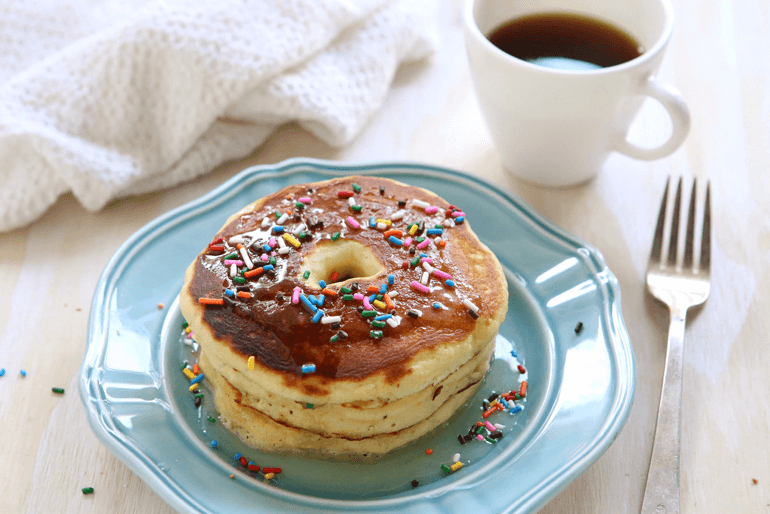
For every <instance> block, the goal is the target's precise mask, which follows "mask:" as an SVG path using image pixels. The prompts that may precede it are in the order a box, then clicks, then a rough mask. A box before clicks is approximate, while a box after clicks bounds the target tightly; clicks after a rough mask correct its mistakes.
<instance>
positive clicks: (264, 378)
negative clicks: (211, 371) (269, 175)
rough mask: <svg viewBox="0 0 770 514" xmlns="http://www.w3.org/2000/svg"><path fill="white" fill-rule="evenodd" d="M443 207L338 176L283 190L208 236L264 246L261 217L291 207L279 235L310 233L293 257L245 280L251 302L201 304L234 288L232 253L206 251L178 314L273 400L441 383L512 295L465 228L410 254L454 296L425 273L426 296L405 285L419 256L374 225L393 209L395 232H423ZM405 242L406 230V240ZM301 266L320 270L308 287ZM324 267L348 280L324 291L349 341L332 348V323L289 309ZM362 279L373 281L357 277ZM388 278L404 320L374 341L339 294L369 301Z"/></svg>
mask: <svg viewBox="0 0 770 514" xmlns="http://www.w3.org/2000/svg"><path fill="white" fill-rule="evenodd" d="M352 183H357V184H358V185H360V187H361V191H360V192H359V193H357V194H355V195H354V199H355V202H356V204H357V205H361V206H362V210H361V212H360V213H356V212H353V211H352V210H351V208H350V206H349V204H348V199H347V198H340V197H338V194H337V193H338V191H340V190H346V191H352V190H353V189H352V187H351V184H352ZM381 187H382V188H383V189H384V192H383V194H381V193H380V188H381ZM301 197H309V198H311V200H312V203H311V204H310V205H308V206H307V207H306V208H305V209H302V210H299V209H297V208H296V206H295V205H296V203H297V201H298V199H299V198H301ZM413 199H418V200H422V201H425V202H428V203H429V204H430V205H434V206H437V207H438V212H437V213H436V214H426V212H425V209H424V208H418V207H415V206H412V200H413ZM399 200H406V202H407V204H406V206H405V207H403V208H402V207H399V205H398V202H399ZM448 207H449V204H448V203H447V202H445V201H444V200H443V199H441V198H439V197H438V196H436V195H435V194H433V193H431V192H429V191H426V190H424V189H421V188H417V187H413V186H408V185H406V184H402V183H399V182H395V181H392V180H388V179H383V178H375V177H362V176H357V177H345V178H339V179H333V180H329V181H325V182H319V183H314V184H302V185H294V186H289V187H287V188H285V189H283V190H281V191H279V192H277V193H275V194H273V195H270V196H267V197H264V198H262V199H260V200H257V201H256V202H254V203H253V204H251V205H249V206H247V207H245V208H244V209H242V210H241V211H239V212H237V213H235V214H234V215H232V216H231V217H230V218H229V219H228V220H227V221H226V222H225V224H224V226H223V228H222V229H220V230H219V232H217V234H216V235H215V236H214V237H213V238H212V239H216V238H220V237H221V238H223V239H224V243H225V244H226V243H227V242H228V241H229V239H230V238H231V237H233V236H237V235H242V234H243V235H245V236H246V237H245V239H246V241H247V244H248V243H249V242H250V241H252V240H253V239H254V238H256V239H257V240H258V241H259V243H256V244H255V245H253V246H252V248H261V246H262V244H264V243H267V242H268V240H269V238H270V237H271V236H272V235H273V234H272V233H271V228H270V227H268V228H267V229H263V228H261V226H262V221H263V219H264V218H266V217H267V218H269V219H270V221H271V226H272V225H274V224H275V221H276V219H277V217H276V214H275V213H276V211H278V212H279V213H285V212H287V211H289V210H291V211H292V212H293V213H295V214H294V215H293V216H291V217H290V219H289V220H288V221H287V222H286V223H285V224H284V227H285V228H286V230H287V231H289V232H290V231H292V230H293V229H294V228H296V227H297V226H298V225H299V224H300V223H302V222H304V223H306V224H307V225H308V226H311V229H310V230H308V231H307V232H308V233H310V234H311V236H310V237H309V238H307V239H304V240H303V241H302V242H301V245H300V247H299V248H298V249H295V248H294V247H291V251H290V252H289V253H288V255H277V256H276V264H275V270H274V271H275V276H274V277H270V276H268V275H267V274H266V273H263V274H261V275H259V277H256V278H252V279H247V280H246V283H247V284H248V285H249V287H250V289H251V292H252V293H253V294H254V297H253V298H251V299H247V300H240V299H237V298H236V304H235V305H234V306H232V307H231V306H227V305H226V306H205V305H200V304H199V303H198V299H199V298H202V297H210V298H221V297H222V295H223V293H224V291H225V289H226V288H230V289H231V290H235V287H234V284H233V282H232V280H231V279H230V278H229V275H228V267H226V266H225V265H224V264H223V256H224V255H226V254H228V253H232V252H231V251H230V248H229V247H228V250H227V252H226V253H225V254H221V253H220V254H213V253H211V252H210V251H209V250H208V248H206V249H204V250H203V251H202V253H201V254H200V255H199V256H198V257H196V259H195V260H194V261H193V263H192V264H191V265H190V267H189V268H188V270H187V273H186V275H185V284H184V287H183V289H182V293H181V298H180V302H181V309H182V313H183V315H184V316H185V318H186V319H187V321H188V322H189V323H190V325H191V326H192V328H193V330H194V332H195V337H196V340H197V341H198V342H199V343H200V344H201V345H202V346H203V347H204V348H205V350H206V352H207V353H211V354H215V353H216V354H217V358H218V359H219V360H222V361H224V362H226V363H227V364H229V365H231V366H232V367H233V368H235V369H236V370H238V371H240V372H242V373H246V374H247V376H249V377H253V380H256V381H258V382H259V383H260V384H261V386H262V387H263V388H264V389H266V390H268V391H269V392H272V393H273V394H276V395H278V396H281V397H286V398H291V399H294V400H297V401H308V402H312V403H345V402H348V403H349V402H358V401H372V400H376V401H381V402H387V401H392V400H393V399H397V398H402V397H404V396H407V395H409V394H412V393H413V392H415V391H418V390H420V389H422V388H424V387H428V386H430V385H431V384H435V383H437V382H439V381H440V380H442V379H443V378H444V377H446V376H447V375H449V374H450V373H452V372H453V371H454V370H456V369H458V368H459V367H460V366H461V365H462V364H463V363H465V362H467V361H468V360H470V359H471V358H472V357H473V356H474V355H476V354H477V353H478V352H480V351H481V349H482V348H483V347H484V346H485V344H486V343H487V342H489V341H490V339H491V338H493V337H494V336H495V334H496V333H497V329H498V327H499V325H500V323H501V322H502V320H503V318H504V315H505V312H506V310H507V299H508V289H507V283H506V281H505V277H504V275H503V272H502V268H501V266H500V264H499V262H498V261H497V259H496V258H495V256H494V255H493V254H492V252H491V251H490V250H489V249H488V248H487V247H486V246H485V245H483V244H482V243H481V242H480V241H479V240H478V238H477V237H476V236H475V234H474V233H473V232H472V230H471V228H470V226H469V223H468V222H467V221H466V222H465V223H462V224H457V225H456V226H454V227H451V228H444V230H443V235H442V237H443V238H444V239H445V240H446V247H444V248H443V249H441V248H437V247H435V246H433V245H429V246H428V247H427V248H425V249H423V250H417V254H416V255H417V256H419V254H420V253H425V254H427V256H428V257H431V258H433V259H434V267H435V268H436V269H437V270H441V271H444V272H445V273H448V274H449V275H451V276H452V280H453V281H454V282H455V287H453V288H452V287H449V286H447V285H446V284H445V283H444V282H445V281H444V280H440V279H438V278H437V277H435V275H431V279H430V282H429V286H430V288H431V292H430V293H422V292H418V291H416V290H415V289H414V288H413V287H412V286H411V282H412V281H413V280H417V281H419V280H420V276H421V275H422V272H423V269H422V267H421V266H419V265H418V266H417V267H412V266H410V265H407V268H406V269H404V268H403V267H402V264H403V263H404V262H409V261H411V260H412V259H413V258H414V257H415V256H414V255H410V254H409V252H408V249H407V248H405V247H404V246H396V245H394V244H392V243H391V242H389V241H388V240H387V239H386V238H385V237H384V236H383V232H382V231H380V230H376V229H373V228H369V219H370V217H374V218H375V219H390V218H391V216H392V215H393V214H394V213H395V212H397V211H399V210H400V209H403V210H404V211H405V213H406V214H405V215H404V217H403V219H401V220H398V221H393V228H398V229H401V230H403V231H404V232H406V227H407V226H408V225H409V224H411V223H413V222H420V221H424V222H425V227H426V229H427V228H433V227H434V226H435V225H439V224H441V223H442V222H443V221H444V220H445V219H446V216H445V211H446V209H447V208H448ZM458 207H459V208H462V205H460V206H458ZM348 216H352V217H353V218H354V219H356V220H357V221H358V222H359V223H360V225H361V228H358V229H356V228H352V227H350V226H349V224H347V223H346V221H345V219H346V218H347V217H348ZM297 218H299V219H297ZM319 222H322V223H323V225H322V226H320V224H319ZM335 232H340V238H339V239H338V240H337V241H332V240H331V236H332V234H333V233H335ZM423 235H424V236H425V235H426V234H423ZM406 237H407V235H406V234H404V237H403V238H402V239H405V238H406ZM431 237H432V236H431ZM290 246H291V245H290ZM276 248H277V247H276ZM233 251H235V250H233ZM256 253H258V252H252V258H253V259H254V261H255V266H259V265H260V264H257V263H258V262H261V261H260V260H259V257H257V256H256V255H255V254H256ZM239 258H240V257H239ZM330 266H331V267H330ZM306 269H313V270H315V271H316V272H315V273H311V276H310V277H309V278H308V279H307V280H305V279H304V278H303V273H304V271H305V270H306ZM318 270H326V271H318ZM330 270H336V271H338V272H340V273H342V275H343V277H345V275H351V274H352V275H353V276H351V277H350V278H348V279H347V280H344V281H341V282H337V283H329V284H328V287H329V288H330V289H332V290H334V291H337V292H338V295H337V296H336V297H334V296H332V295H330V294H326V300H325V302H324V304H323V306H322V307H321V308H322V310H323V311H324V312H325V315H326V316H340V317H341V322H340V325H341V326H340V329H341V330H344V331H345V332H346V333H347V335H348V337H347V338H346V339H340V340H338V341H337V342H331V341H330V338H331V337H332V336H333V335H334V334H335V333H336V332H337V331H336V330H333V329H331V328H330V326H331V325H328V324H321V323H313V322H312V320H311V318H312V316H311V314H310V313H308V312H307V310H305V309H304V308H303V307H302V306H301V305H302V304H301V303H300V304H292V302H291V294H292V291H293V289H294V288H295V287H300V288H301V290H302V292H303V294H306V295H311V294H312V295H318V294H322V293H321V287H320V286H319V284H318V282H319V280H325V281H326V282H330V277H329V276H328V275H327V276H318V275H319V273H329V271H330ZM372 272H373V273H372ZM369 273H372V274H371V276H362V275H367V274H369ZM388 274H393V275H394V278H395V282H394V284H393V285H388V286H387V290H388V291H389V292H393V291H397V296H396V297H395V298H394V302H395V303H396V309H395V310H396V315H397V316H401V317H402V319H401V322H400V324H399V325H398V326H397V327H390V326H386V327H385V328H383V329H382V331H383V337H382V338H381V339H375V338H372V337H371V336H370V331H371V330H372V327H371V326H370V325H369V322H368V320H367V319H365V318H363V317H362V316H361V314H359V312H358V311H357V310H356V307H357V306H359V305H361V302H357V301H345V300H343V299H342V293H341V292H339V289H340V287H341V286H348V287H350V286H351V284H353V283H354V282H355V283H357V284H358V286H359V291H360V292H361V293H364V294H366V291H367V288H368V287H369V286H376V287H378V288H379V287H380V286H381V285H382V284H387V276H388ZM280 294H282V295H283V299H280ZM367 296H368V295H367ZM464 299H468V300H470V301H471V302H472V303H473V304H474V305H475V306H477V307H478V308H479V311H478V314H479V318H478V319H474V318H473V317H472V316H471V315H469V314H468V312H467V311H468V307H466V306H465V305H463V304H462V300H464ZM434 302H440V303H441V305H442V306H441V308H439V309H434V307H433V303H434ZM410 308H416V309H419V310H421V311H422V313H423V315H422V316H421V317H419V318H417V319H413V318H412V317H409V316H407V315H406V313H407V311H408V310H409V309H410ZM380 313H384V312H380ZM378 314H379V313H378ZM249 356H254V357H255V366H254V369H253V370H249V369H248V366H247V359H248V357H249ZM303 364H314V365H315V372H314V373H309V374H303V373H302V371H301V368H302V365H303Z"/></svg>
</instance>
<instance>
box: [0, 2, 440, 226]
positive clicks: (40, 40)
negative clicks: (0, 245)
mask: <svg viewBox="0 0 770 514" xmlns="http://www.w3.org/2000/svg"><path fill="white" fill-rule="evenodd" d="M433 1H434V0H399V1H387V0H254V1H247V0H217V1H216V2H200V1H197V0H192V1H189V0H188V1H181V0H176V1H174V0H166V1H163V2H160V1H147V0H145V1H137V0H133V1H131V0H122V1H120V2H115V1H114V0H75V1H70V2H60V1H59V0H6V1H5V2H3V3H2V4H0V163H1V164H0V184H2V185H0V231H5V230H10V229H12V228H15V227H19V226H22V225H24V224H27V223H29V222H31V221H32V220H34V219H36V218H37V217H39V216H40V215H41V214H42V213H43V212H45V210H46V209H47V208H48V207H49V206H50V205H51V204H53V203H54V202H55V201H56V199H57V197H58V196H59V195H61V194H62V193H65V192H67V191H72V192H73V194H74V195H75V197H76V198H77V199H78V200H79V201H80V203H81V204H82V205H83V206H84V207H85V208H87V209H89V210H98V209H100V208H102V207H103V206H104V205H105V204H106V203H107V202H109V201H110V200H113V199H115V198H119V197H124V196H129V195H134V194H140V193H145V192H149V191H154V190H158V189H161V188H165V187H169V186H172V185H174V184H177V183H179V182H182V181H184V180H189V179H191V178H193V177H196V176H198V175H200V174H202V173H205V172H207V171H209V170H211V169H212V168H214V167H215V166H216V165H218V164H219V163H221V162H223V161H225V160H228V159H235V158H238V157H242V156H245V155H248V154H249V153H250V152H252V151H253V150H254V149H255V148H256V147H257V146H259V145H260V144H261V143H262V142H264V141H265V139H266V138H267V137H268V136H269V135H270V133H271V132H272V131H273V130H274V129H275V128H276V127H277V126H278V125H280V124H282V123H286V122H288V121H292V120H296V121H298V122H299V123H300V124H301V126H303V127H304V128H305V129H307V130H309V131H311V132H312V133H313V134H315V135H316V136H317V137H319V138H320V139H322V140H323V141H325V142H326V143H328V144H329V145H333V146H342V145H345V144H346V143H348V142H350V141H351V140H352V139H353V138H354V137H355V136H356V134H358V133H359V131H360V130H361V129H362V127H363V126H364V125H365V124H366V123H367V121H368V120H369V119H370V118H371V116H372V115H373V114H374V113H375V112H376V110H377V109H378V108H379V107H380V106H381V105H382V102H383V100H384V98H385V95H386V94H387V91H388V87H389V86H390V83H391V80H392V78H393V75H394V74H395V71H396V69H397V68H398V66H399V64H400V63H402V62H405V61H412V60H419V59H423V58H425V57H427V56H428V55H429V54H430V52H431V51H432V49H433V41H434V38H433V36H432V33H433V31H432V30H431V25H432V23H433V21H432V20H433V19H435V17H434V16H431V13H433V12H434V9H435V6H433V5H432V3H433ZM426 4H431V5H426Z"/></svg>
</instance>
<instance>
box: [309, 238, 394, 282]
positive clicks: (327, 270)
mask: <svg viewBox="0 0 770 514" xmlns="http://www.w3.org/2000/svg"><path fill="white" fill-rule="evenodd" d="M302 269H303V271H302V272H301V273H304V270H310V277H309V278H308V283H309V284H311V285H316V286H317V285H318V281H319V280H323V281H324V282H327V283H330V284H331V283H340V282H345V281H347V280H353V279H368V278H372V277H375V276H377V275H379V274H380V273H383V272H385V269H386V268H385V266H384V265H383V264H382V263H381V262H380V261H379V259H377V256H376V255H375V254H374V252H372V250H371V249H370V248H368V247H367V246H366V245H364V244H362V243H359V242H358V241H352V240H349V239H338V240H337V241H331V240H325V241H319V242H318V243H317V244H316V245H315V247H313V249H312V251H311V252H310V253H308V254H307V255H306V256H305V260H304V262H303V266H302ZM332 278H334V282H332Z"/></svg>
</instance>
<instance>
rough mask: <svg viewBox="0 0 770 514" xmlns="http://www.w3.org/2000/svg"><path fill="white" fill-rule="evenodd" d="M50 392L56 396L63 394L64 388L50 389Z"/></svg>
mask: <svg viewBox="0 0 770 514" xmlns="http://www.w3.org/2000/svg"><path fill="white" fill-rule="evenodd" d="M51 391H53V392H54V393H56V394H64V388H62V387H52V388H51Z"/></svg>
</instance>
